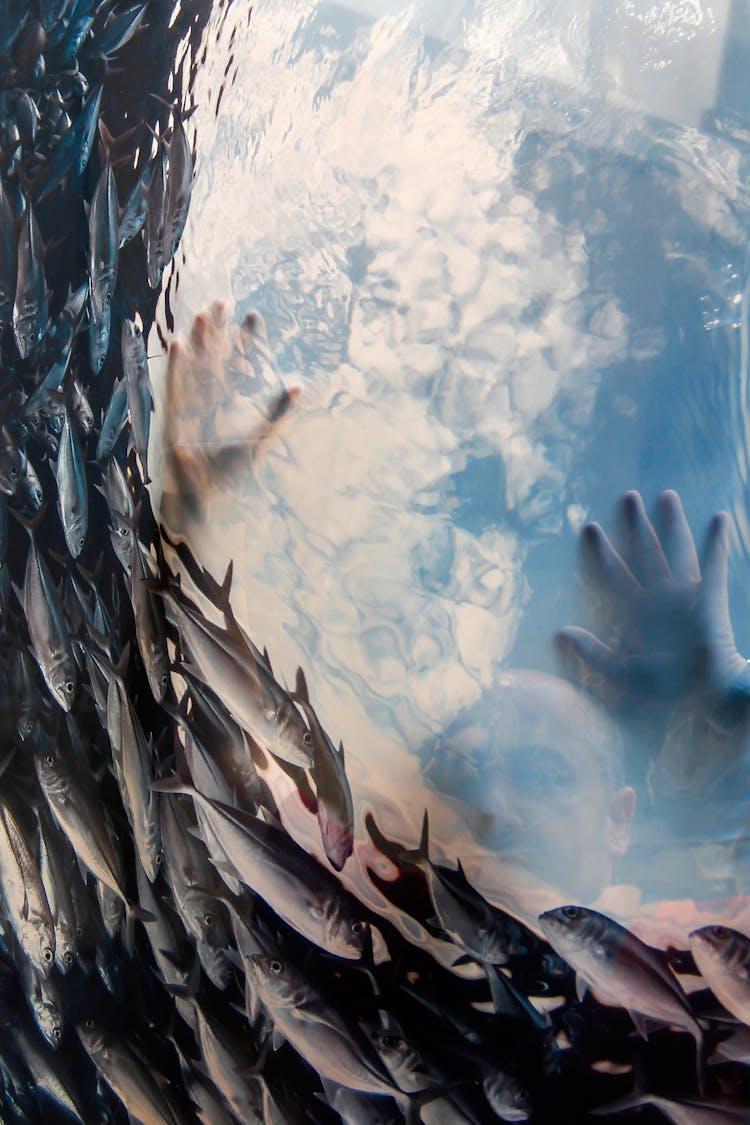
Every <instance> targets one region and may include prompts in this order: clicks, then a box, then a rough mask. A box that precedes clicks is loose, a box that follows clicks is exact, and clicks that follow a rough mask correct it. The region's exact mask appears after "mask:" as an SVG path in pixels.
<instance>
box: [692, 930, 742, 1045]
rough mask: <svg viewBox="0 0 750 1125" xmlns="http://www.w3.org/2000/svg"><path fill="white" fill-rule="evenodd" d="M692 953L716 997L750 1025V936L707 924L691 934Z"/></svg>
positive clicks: (738, 1017) (734, 1014)
mask: <svg viewBox="0 0 750 1125" xmlns="http://www.w3.org/2000/svg"><path fill="white" fill-rule="evenodd" d="M690 952H691V953H692V954H693V958H694V960H695V963H696V965H697V966H698V968H699V969H700V972H701V975H702V976H703V979H704V980H705V982H706V984H707V985H708V987H709V988H710V989H711V991H712V992H713V994H714V996H715V997H716V999H717V1000H719V1001H720V1002H721V1003H722V1004H723V1005H724V1007H725V1008H726V1009H727V1011H728V1012H731V1013H732V1015H733V1016H736V1017H737V1019H738V1020H742V1022H743V1023H746V1024H750V938H748V937H746V936H745V934H741V933H739V931H738V930H730V929H729V928H728V927H727V926H703V927H702V928H701V929H700V930H693V932H692V933H691V935H690Z"/></svg>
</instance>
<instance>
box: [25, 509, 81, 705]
mask: <svg viewBox="0 0 750 1125" xmlns="http://www.w3.org/2000/svg"><path fill="white" fill-rule="evenodd" d="M30 535H31V542H30V544H29V554H28V558H27V560H26V579H25V582H24V588H23V595H22V597H21V604H22V605H23V610H24V613H25V615H26V622H27V624H28V627H29V637H30V639H31V647H32V648H33V650H34V656H35V657H36V660H37V663H38V665H39V668H40V669H41V673H42V675H43V676H44V679H45V682H46V684H47V686H48V688H49V690H50V691H51V693H52V696H53V698H54V699H55V700H56V701H57V703H59V705H60V706H61V707H62V709H63V711H69V710H70V708H71V707H72V706H73V700H74V699H75V693H76V683H77V679H78V677H77V674H76V665H75V661H74V659H73V654H72V650H71V647H70V640H69V638H68V634H67V630H66V627H65V622H64V619H63V614H62V608H61V604H60V592H59V591H58V590H56V589H55V587H54V585H53V583H52V579H51V578H50V575H49V571H48V570H47V567H46V565H45V563H44V560H43V559H42V557H41V555H40V554H39V552H38V550H37V546H36V541H35V539H34V534H33V530H32V531H31V532H30Z"/></svg>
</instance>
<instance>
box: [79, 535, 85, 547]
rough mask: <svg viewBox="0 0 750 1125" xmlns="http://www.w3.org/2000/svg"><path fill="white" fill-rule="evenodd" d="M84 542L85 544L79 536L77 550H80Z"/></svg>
mask: <svg viewBox="0 0 750 1125" xmlns="http://www.w3.org/2000/svg"><path fill="white" fill-rule="evenodd" d="M85 542H86V540H85V539H84V538H83V536H81V538H80V539H79V540H78V548H79V550H80V548H81V547H82V546H83V544H84V543H85Z"/></svg>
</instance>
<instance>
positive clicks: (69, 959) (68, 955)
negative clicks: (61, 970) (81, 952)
mask: <svg viewBox="0 0 750 1125" xmlns="http://www.w3.org/2000/svg"><path fill="white" fill-rule="evenodd" d="M63 959H64V961H65V964H66V965H72V964H73V954H72V953H71V952H70V950H69V949H66V950H65V954H64V958H63Z"/></svg>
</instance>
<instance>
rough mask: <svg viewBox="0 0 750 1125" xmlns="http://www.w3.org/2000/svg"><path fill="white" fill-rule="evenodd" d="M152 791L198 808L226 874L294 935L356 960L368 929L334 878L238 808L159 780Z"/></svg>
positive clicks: (282, 835) (269, 827)
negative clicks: (183, 797)
mask: <svg viewBox="0 0 750 1125" xmlns="http://www.w3.org/2000/svg"><path fill="white" fill-rule="evenodd" d="M153 788H154V789H156V790H157V791H158V792H161V793H172V794H174V793H184V794H187V795H188V796H190V797H192V798H193V800H194V801H195V802H196V803H197V804H199V805H200V806H201V808H202V809H203V811H204V812H205V813H206V816H207V818H208V820H209V823H210V824H211V827H212V829H213V831H214V833H215V835H216V836H217V838H218V839H219V842H220V844H221V847H222V852H223V853H224V854H225V855H227V856H229V860H230V863H231V865H232V874H235V875H236V876H237V878H238V879H239V880H240V882H242V883H244V884H245V885H246V886H247V887H249V888H250V889H251V890H252V891H254V892H255V893H256V894H257V895H259V896H260V897H261V898H262V899H263V900H264V902H266V903H268V905H269V906H270V907H271V909H272V910H273V911H275V913H276V914H278V915H279V917H280V918H283V920H284V921H285V922H287V923H288V925H290V926H291V927H292V928H293V929H294V930H296V931H297V933H299V934H302V936H303V937H306V938H307V939H308V941H311V942H313V943H314V944H315V945H317V946H318V947H319V948H320V949H325V950H327V951H328V952H329V953H335V954H336V955H337V956H339V957H343V958H347V959H349V960H359V959H360V958H361V957H362V954H363V952H364V950H365V948H366V943H367V939H368V937H369V925H368V923H367V922H366V921H365V919H364V918H363V917H362V916H361V911H360V910H359V909H358V906H359V904H358V903H356V901H355V900H350V899H349V898H348V897H347V895H346V892H345V891H344V889H343V887H342V886H341V885H340V884H339V882H338V880H337V879H336V877H335V876H333V875H331V873H330V872H329V871H327V870H326V869H325V868H324V867H322V866H321V864H319V863H318V861H317V860H316V859H314V858H313V857H312V856H310V855H309V854H308V853H307V852H306V851H304V849H303V848H300V847H299V845H298V844H296V843H295V842H294V841H293V840H292V839H291V838H290V837H289V836H287V834H286V832H284V831H283V830H282V829H280V828H275V827H274V826H273V825H271V824H267V823H266V822H265V821H262V820H259V819H258V818H257V817H255V816H252V815H250V814H248V813H245V812H243V811H242V810H241V809H235V808H232V807H231V806H230V805H225V804H223V803H222V802H220V801H213V800H211V799H209V798H208V797H206V796H204V795H203V794H202V793H199V792H198V790H197V789H195V788H194V786H192V785H190V784H189V783H188V782H184V781H182V780H181V779H180V778H165V779H163V780H161V781H157V782H155V783H154V785H153ZM216 862H217V861H216V860H215V859H214V863H216ZM218 862H219V863H221V862H222V861H221V860H220V861H218Z"/></svg>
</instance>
